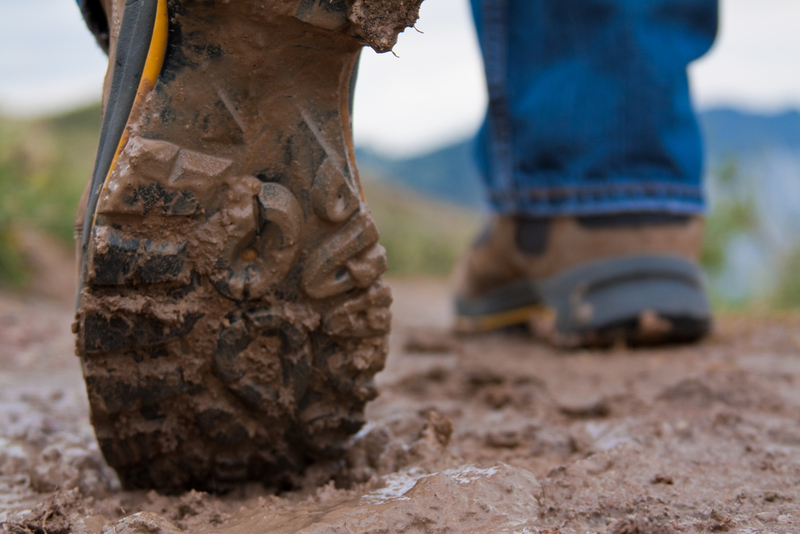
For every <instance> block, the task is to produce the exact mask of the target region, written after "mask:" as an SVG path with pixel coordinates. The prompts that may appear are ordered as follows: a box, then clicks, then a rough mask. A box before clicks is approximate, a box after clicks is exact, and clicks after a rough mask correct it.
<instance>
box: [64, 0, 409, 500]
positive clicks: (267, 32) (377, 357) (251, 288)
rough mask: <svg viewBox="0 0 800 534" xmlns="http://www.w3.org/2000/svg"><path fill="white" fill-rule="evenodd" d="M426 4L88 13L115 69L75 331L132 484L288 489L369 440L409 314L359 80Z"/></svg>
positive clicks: (271, 4)
mask: <svg viewBox="0 0 800 534" xmlns="http://www.w3.org/2000/svg"><path fill="white" fill-rule="evenodd" d="M420 1H421V0H418V1H405V2H402V1H398V2H392V1H386V2H382V3H380V6H379V7H380V11H379V12H377V13H371V12H370V11H369V6H364V5H363V4H362V3H360V2H352V1H344V0H335V1H329V0H325V1H320V0H265V1H253V0H236V1H234V2H199V1H189V0H186V1H182V0H169V1H167V0H113V1H112V0H108V1H104V2H85V5H86V6H87V7H86V9H87V10H90V11H91V10H92V9H93V10H94V11H92V12H91V15H92V17H91V18H90V20H95V21H96V20H105V21H107V22H108V24H106V25H105V26H104V25H103V24H100V23H97V24H94V26H93V27H108V32H109V35H110V38H109V39H108V44H109V47H108V48H109V51H110V61H109V65H110V66H109V74H108V78H107V82H106V90H105V98H104V106H105V107H104V116H103V127H102V133H101V140H100V146H99V150H98V155H97V162H96V166H95V172H94V176H93V178H92V180H91V181H90V183H89V185H88V187H87V190H86V194H85V195H84V200H83V203H82V207H81V210H80V212H79V216H78V222H79V225H78V226H79V233H80V235H79V246H80V249H81V257H82V261H81V273H80V276H81V290H80V295H79V301H78V310H77V321H76V323H75V331H76V332H77V334H78V341H77V351H78V354H79V355H80V356H81V359H82V364H83V373H84V376H85V379H86V386H87V390H88V393H89V400H90V404H91V410H92V423H93V424H94V427H95V430H96V433H97V438H98V441H99V444H100V447H101V449H102V451H103V454H104V455H105V457H106V459H107V461H108V462H109V464H110V465H111V466H112V467H114V468H115V469H116V470H117V472H118V473H119V475H120V478H121V480H122V483H123V485H124V486H126V487H127V488H152V487H155V488H160V489H162V490H166V491H177V490H181V489H184V488H190V487H194V488H202V489H209V490H218V489H224V488H225V487H227V486H229V485H231V484H234V483H236V482H239V481H242V480H260V481H263V482H265V483H269V484H277V483H278V482H279V476H281V473H293V472H299V471H302V470H303V469H304V468H305V466H306V465H308V464H309V462H312V461H314V460H316V459H319V458H336V457H338V456H340V455H341V454H342V453H343V447H344V444H345V442H346V440H347V439H348V438H349V436H350V435H352V434H353V433H354V432H356V431H357V430H358V429H359V428H360V427H361V425H362V424H363V422H364V418H363V408H364V405H365V403H366V402H367V401H369V400H370V399H372V398H374V397H375V395H376V391H375V387H374V385H373V383H372V377H373V375H374V374H375V373H376V372H377V371H379V370H380V369H381V368H382V367H383V364H384V360H385V357H386V351H387V345H386V336H387V333H388V331H389V326H390V324H389V323H390V314H389V305H390V303H391V300H392V299H391V295H390V292H389V288H388V287H386V286H385V285H384V284H383V283H382V282H381V278H380V277H381V274H382V273H383V272H384V270H385V269H386V256H385V252H384V250H383V248H382V247H381V246H380V245H378V231H377V229H376V228H375V224H374V222H373V220H372V217H371V216H370V212H369V209H368V208H367V205H366V203H365V201H364V197H363V194H362V192H361V187H360V184H359V179H358V174H357V171H356V166H355V158H354V151H353V142H352V135H351V129H350V116H351V110H350V107H351V106H350V101H351V94H352V85H353V82H354V70H355V65H356V62H357V59H358V54H359V52H360V49H361V47H362V46H363V45H364V44H365V43H367V44H372V45H373V46H374V47H375V48H377V49H388V48H391V45H392V44H393V43H394V39H395V38H396V36H397V33H398V32H399V31H401V30H402V29H403V28H405V26H406V25H407V24H409V23H413V21H415V20H416V16H417V10H418V8H419V3H420ZM393 4H396V6H394V5H393ZM103 6H104V7H103ZM102 37H103V35H100V36H99V39H100V40H101V42H105V41H104V40H103V39H102Z"/></svg>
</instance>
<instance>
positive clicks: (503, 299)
mask: <svg viewBox="0 0 800 534" xmlns="http://www.w3.org/2000/svg"><path fill="white" fill-rule="evenodd" d="M456 312H457V324H456V329H457V330H458V331H460V332H462V333H476V332H485V331H490V330H496V329H502V328H509V327H515V326H519V325H525V326H527V327H529V328H530V329H531V330H532V331H533V333H534V335H536V336H537V337H540V338H543V339H545V340H547V341H549V342H550V343H552V344H554V345H556V346H560V347H564V348H573V347H581V346H600V347H602V346H608V345H613V344H616V343H619V342H622V343H625V344H629V345H658V344H668V343H686V342H692V341H696V340H698V339H700V338H702V337H703V336H705V335H706V334H707V333H708V332H709V330H710V328H711V311H710V307H709V304H708V300H707V298H706V296H705V290H704V287H703V280H702V273H701V272H700V269H699V268H698V267H697V265H695V264H694V263H692V262H689V261H687V260H683V259H680V258H676V257H671V256H669V257H668V256H640V257H631V258H613V259H609V260H605V261H598V262H592V263H590V264H586V265H582V266H579V267H576V268H574V269H570V270H568V271H566V272H563V273H559V274H558V275H555V276H552V277H549V278H545V279H541V280H518V281H516V282H514V283H512V284H508V285H507V286H503V287H500V288H498V289H495V290H493V291H491V292H488V293H486V294H484V295H482V296H481V297H480V298H474V299H466V298H463V297H462V298H458V299H457V300H456Z"/></svg>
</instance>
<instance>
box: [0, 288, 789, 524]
mask: <svg viewBox="0 0 800 534" xmlns="http://www.w3.org/2000/svg"><path fill="white" fill-rule="evenodd" d="M390 285H391V286H392V289H393V293H394V296H395V301H396V302H395V306H394V314H395V322H394V326H393V333H392V337H391V340H390V355H389V359H388V363H387V368H386V370H385V371H383V372H382V373H381V374H379V375H378V386H379V389H380V392H381V395H380V397H379V398H378V399H377V400H376V401H374V402H372V403H371V404H370V405H368V408H367V420H368V424H367V425H366V426H365V427H364V428H363V429H362V430H361V432H359V434H358V435H356V436H355V437H354V438H353V441H352V444H351V447H350V449H349V453H348V456H347V458H346V460H345V461H344V462H341V463H339V464H336V465H319V466H315V467H313V468H311V469H309V470H308V471H307V472H306V473H305V475H304V478H303V479H302V480H300V481H299V482H295V483H294V486H289V485H288V483H287V484H286V485H284V487H273V488H264V487H261V486H259V485H250V486H247V487H242V488H240V489H238V490H236V491H234V492H230V493H228V494H225V495H213V494H207V493H200V492H190V493H186V494H183V495H175V496H165V495H159V494H157V493H155V492H144V491H140V492H126V491H122V490H121V489H120V487H119V482H118V480H117V478H116V476H115V474H114V473H113V471H112V470H111V469H110V468H108V467H107V466H106V465H105V463H104V461H103V459H102V455H101V454H100V452H99V450H98V447H97V443H96V441H95V439H94V434H93V432H92V429H91V426H90V425H89V423H88V405H87V402H86V398H85V389H84V386H83V382H82V380H81V376H80V369H79V365H78V360H77V358H75V357H74V356H72V350H73V345H72V343H73V340H72V337H71V335H70V334H69V330H68V329H69V320H70V317H71V311H70V310H69V308H68V307H65V308H57V307H54V306H53V305H47V304H43V303H22V302H19V301H16V300H13V299H10V298H3V299H0V321H2V325H3V327H2V328H0V351H2V352H0V356H2V357H1V358H0V524H2V529H3V530H4V531H7V532H15V533H26V534H27V533H36V534H45V533H46V534H66V533H69V532H79V533H87V534H88V533H92V534H101V533H105V534H110V533H112V532H113V533H120V534H121V533H127V532H137V533H176V532H193V533H194V532H197V533H201V532H202V533H212V532H215V533H216V532H220V533H222V532H224V533H251V532H252V533H255V532H258V533H300V532H303V533H310V532H314V533H322V532H326V533H327V532H348V533H349V532H353V533H355V532H358V533H362V532H374V533H379V532H380V533H384V532H426V533H427V532H431V533H433V532H437V533H438V532H476V533H477V532H498V533H500V532H520V533H522V532H530V533H534V532H539V533H544V532H548V533H555V532H563V533H568V532H615V533H622V532H627V533H633V532H647V533H662V532H735V533H748V534H749V533H756V532H763V533H767V532H774V533H788V532H797V531H798V530H799V529H800V416H798V414H800V388H798V381H800V316H798V315H786V316H774V317H768V318H755V319H753V318H736V317H723V318H721V319H720V320H719V321H718V325H717V329H716V332H715V334H714V336H713V337H712V338H711V339H709V340H708V341H706V342H704V343H702V344H700V345H696V346H691V347H672V348H662V349H652V350H635V351H631V350H627V349H624V348H618V349H614V350H610V351H596V352H595V351H582V352H572V353H561V352H557V351H554V350H553V349H551V348H549V347H547V346H545V345H542V344H538V343H536V342H532V341H531V340H529V339H526V338H524V337H522V336H519V337H514V336H489V337H482V338H470V339H464V338H455V337H453V336H452V335H450V333H449V331H448V329H447V324H449V320H450V317H449V301H448V293H447V288H446V287H445V286H444V285H443V284H440V283H438V282H428V281H406V280H403V281H392V282H391V284H390ZM62 319H63V321H62ZM62 322H63V323H64V327H63V328H62V327H61V326H59V325H61V323H62Z"/></svg>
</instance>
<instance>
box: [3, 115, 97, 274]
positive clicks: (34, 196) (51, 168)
mask: <svg viewBox="0 0 800 534" xmlns="http://www.w3.org/2000/svg"><path fill="white" fill-rule="evenodd" d="M99 125H100V107H99V106H98V105H94V106H90V107H86V108H82V109H78V110H75V111H71V112H69V113H66V114H63V115H58V116H55V117H49V118H44V119H38V120H31V121H20V120H15V119H10V118H8V117H0V285H3V286H6V287H22V286H24V284H25V282H26V279H27V276H26V268H25V259H24V257H23V255H22V253H21V250H20V246H19V241H18V238H17V236H18V231H19V229H20V228H22V227H30V228H35V229H37V230H39V231H43V232H45V233H47V234H49V235H51V236H53V237H55V238H57V239H58V240H60V241H62V242H63V243H65V244H70V243H71V242H72V239H73V225H74V217H75V208H76V206H77V204H78V201H79V200H80V197H81V194H82V192H83V188H84V186H85V185H86V181H87V180H88V178H89V174H90V173H91V170H92V165H93V161H94V152H95V148H96V146H97V137H98V131H99Z"/></svg>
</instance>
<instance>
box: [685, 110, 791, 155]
mask: <svg viewBox="0 0 800 534" xmlns="http://www.w3.org/2000/svg"><path fill="white" fill-rule="evenodd" d="M698 121H699V123H700V128H701V130H702V132H703V137H704V140H705V147H706V154H707V159H708V162H709V163H710V164H712V165H714V164H715V163H719V162H721V161H724V160H725V159H728V158H731V157H735V158H741V157H742V156H745V157H749V156H752V155H753V154H756V153H761V152H764V151H765V150H774V149H779V150H783V151H790V152H795V151H796V152H800V112H798V111H787V112H785V113H780V114H777V115H754V114H749V113H742V112H741V111H736V110H734V109H714V110H709V111H706V112H703V113H701V114H700V115H699V117H698Z"/></svg>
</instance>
